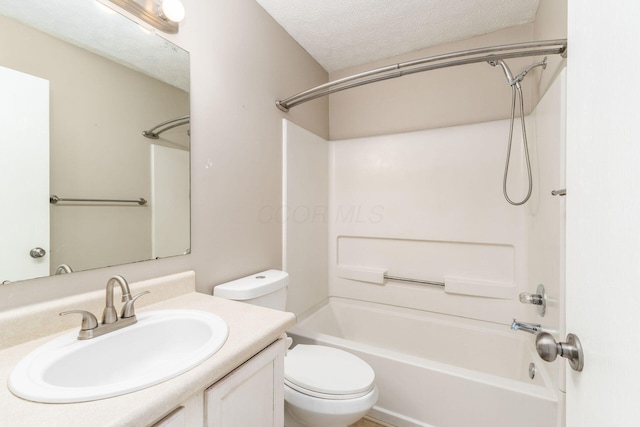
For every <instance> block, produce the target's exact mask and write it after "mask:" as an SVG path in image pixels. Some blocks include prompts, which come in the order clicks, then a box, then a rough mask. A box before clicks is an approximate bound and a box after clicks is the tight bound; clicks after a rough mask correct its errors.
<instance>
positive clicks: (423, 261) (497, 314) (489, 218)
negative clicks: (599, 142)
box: [284, 72, 565, 426]
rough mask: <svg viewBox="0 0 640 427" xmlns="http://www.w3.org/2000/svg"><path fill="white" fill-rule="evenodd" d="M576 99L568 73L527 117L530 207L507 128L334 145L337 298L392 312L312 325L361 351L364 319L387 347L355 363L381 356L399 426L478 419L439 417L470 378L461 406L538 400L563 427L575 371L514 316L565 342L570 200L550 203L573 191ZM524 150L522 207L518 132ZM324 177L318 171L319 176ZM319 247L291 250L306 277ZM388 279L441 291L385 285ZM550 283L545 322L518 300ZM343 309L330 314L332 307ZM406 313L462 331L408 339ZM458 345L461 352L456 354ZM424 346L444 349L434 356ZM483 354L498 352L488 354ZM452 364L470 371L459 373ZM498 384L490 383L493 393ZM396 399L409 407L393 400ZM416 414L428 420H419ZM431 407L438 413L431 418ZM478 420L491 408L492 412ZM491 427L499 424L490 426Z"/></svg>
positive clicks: (333, 291)
mask: <svg viewBox="0 0 640 427" xmlns="http://www.w3.org/2000/svg"><path fill="white" fill-rule="evenodd" d="M564 99H565V78H564V72H563V73H561V75H560V77H559V78H558V79H556V81H555V82H554V83H553V84H552V85H551V87H550V88H549V90H548V91H547V93H546V94H545V95H544V97H543V99H542V100H541V102H540V104H539V105H538V106H537V107H536V109H535V111H534V112H533V113H532V114H531V115H529V116H527V118H526V121H527V131H528V140H529V144H530V150H531V160H532V169H533V178H534V182H533V193H532V197H531V199H530V200H529V201H528V202H527V204H525V205H523V206H518V207H514V206H511V205H509V204H508V203H507V202H506V201H505V200H504V198H503V194H502V176H503V171H504V160H505V154H506V148H507V147H506V146H507V139H508V130H509V121H508V120H501V121H494V122H485V123H474V124H468V125H463V126H455V127H448V128H441V129H431V130H426V131H419V132H410V133H403V134H393V135H383V136H376V137H366V138H358V139H350V140H338V141H329V142H327V144H329V156H330V157H329V160H330V163H329V172H328V174H329V182H330V187H329V201H328V204H329V211H328V214H327V216H326V223H327V224H328V228H329V234H328V244H329V253H328V265H329V282H328V294H329V298H330V299H332V300H333V299H335V298H336V297H337V298H343V299H345V300H350V301H356V302H358V301H359V302H362V303H366V302H369V303H374V304H383V305H384V306H383V307H386V309H387V312H386V313H387V314H388V315H389V316H391V317H390V318H389V319H386V318H384V316H379V317H378V318H377V320H376V321H375V322H372V321H370V320H369V319H367V320H365V319H363V318H360V317H358V316H357V315H356V314H355V312H349V311H348V310H345V311H344V313H343V315H342V318H341V319H340V320H339V321H338V320H336V319H335V318H334V317H332V316H325V315H318V316H317V317H314V319H315V320H314V322H316V321H317V322H320V323H319V325H320V324H321V323H322V322H326V323H325V324H323V325H321V326H317V328H319V330H323V331H325V332H326V333H327V335H333V336H338V337H341V336H342V334H347V333H349V332H353V333H354V335H350V336H348V338H347V340H348V341H355V342H363V341H362V340H361V338H363V337H362V336H360V335H361V334H363V333H364V332H363V330H362V325H363V324H365V325H366V327H367V328H368V329H370V331H371V332H373V333H374V334H375V335H374V336H369V337H368V338H367V339H369V338H370V339H374V340H377V341H373V342H366V341H365V342H364V345H365V348H366V347H367V346H371V345H374V346H375V348H373V349H371V348H366V351H364V350H362V349H361V348H358V349H357V350H354V351H355V353H354V354H357V355H363V354H366V353H367V352H369V351H371V352H372V354H373V355H374V356H375V357H374V356H362V358H363V359H364V360H366V361H367V362H369V361H370V360H371V365H372V366H373V367H374V369H375V371H376V374H377V375H378V376H380V377H382V378H388V380H382V381H381V383H380V384H379V385H378V387H379V390H380V396H381V399H380V402H381V403H380V405H379V406H381V407H383V408H385V407H386V406H385V405H389V406H388V407H391V408H394V409H389V411H390V412H393V413H394V414H393V416H392V417H391V419H392V420H395V421H397V420H402V419H403V417H409V418H411V419H412V421H411V423H413V424H411V423H409V424H407V425H412V426H413V425H422V424H420V423H424V422H429V423H431V422H432V423H433V424H434V425H443V426H446V425H467V424H465V422H466V423H468V422H470V420H471V419H467V420H464V419H463V420H462V421H465V422H462V421H460V424H455V423H456V421H455V420H460V419H458V418H455V417H459V416H461V415H459V414H458V413H457V412H460V411H455V410H452V411H449V412H448V413H449V414H450V415H451V416H452V417H453V418H452V419H448V418H446V417H445V414H446V413H447V411H445V410H443V411H442V412H439V408H449V409H450V406H447V404H449V403H450V402H449V400H447V399H444V398H443V397H442V396H440V397H438V395H439V394H440V395H443V393H442V392H441V390H440V387H439V384H440V383H441V382H444V383H445V384H454V385H455V386H454V385H452V387H454V388H455V387H457V386H458V385H460V384H462V383H459V382H458V381H459V380H458V379H459V378H461V377H463V378H467V377H469V378H474V380H473V381H472V382H471V383H469V384H466V385H460V388H459V389H456V390H458V391H459V395H460V396H463V398H460V399H457V398H456V402H457V403H458V404H460V403H461V402H462V404H464V405H467V399H472V400H473V401H474V402H475V403H469V405H472V406H473V405H475V404H478V405H479V406H482V405H485V406H486V407H494V408H500V407H501V406H500V405H502V403H501V402H503V401H504V402H512V403H513V405H510V406H509V407H513V408H516V407H518V408H520V409H522V410H524V411H527V412H528V410H526V409H525V407H526V406H527V405H528V404H529V403H531V402H533V403H532V405H533V406H536V407H537V408H538V412H537V413H536V415H535V417H540V418H539V419H538V421H544V423H541V424H537V425H545V426H546V425H549V426H553V425H561V421H562V419H563V415H562V414H563V410H564V409H563V404H562V402H563V400H564V394H563V393H559V391H562V390H564V385H563V381H564V380H563V379H562V377H563V372H564V368H565V364H564V363H562V362H558V361H556V362H553V363H546V362H543V361H542V359H540V358H539V357H538V356H537V354H535V352H534V350H533V342H534V339H533V335H529V334H525V333H521V332H514V331H511V330H510V329H509V325H510V324H511V322H512V319H513V318H517V319H518V320H520V321H523V322H529V323H541V324H542V327H543V329H545V330H547V331H549V332H551V333H552V334H553V335H554V336H555V338H556V340H559V341H562V340H564V337H565V333H564V324H563V320H562V319H563V316H564V315H563V311H562V304H563V300H564V279H563V277H564V273H563V271H564V258H563V252H564V249H563V248H564V202H565V199H564V198H563V197H560V196H552V195H551V191H552V190H559V189H563V188H565V184H564V182H565V181H564V140H565V138H564V133H565V131H564V127H563V125H562V123H564ZM507 107H508V106H507ZM516 124H517V125H519V123H516ZM302 133H304V132H302ZM302 138H307V136H305V135H302ZM309 138H311V137H309ZM303 141H304V139H301V141H299V143H300V144H304V142H303ZM513 143H514V151H513V152H512V157H511V164H510V169H509V180H508V184H509V188H508V192H509V194H510V195H511V197H512V198H514V199H518V198H520V195H521V194H522V195H523V194H525V193H526V190H527V189H526V187H527V179H526V178H527V177H526V171H525V169H524V168H523V165H524V161H523V160H524V156H523V153H522V150H521V148H522V141H521V135H520V134H519V133H517V132H514V142H513ZM289 144H292V141H291V138H290V139H289ZM302 149H304V145H302ZM307 149H308V148H307ZM322 165H323V160H322V159H319V160H318V163H317V164H315V165H314V167H316V168H318V169H319V170H321V166H322ZM291 172H293V169H291V170H289V174H288V176H287V180H288V181H292V182H293V181H296V179H298V175H297V172H296V174H292V173H291ZM324 173H325V172H324V171H322V170H321V172H318V173H316V179H321V178H322V176H324V175H323V174H324ZM301 179H302V180H303V181H304V182H309V181H310V180H312V179H313V177H312V176H311V177H310V176H309V174H307V175H305V176H303V177H302V178H301ZM310 188H311V187H310ZM309 192H310V193H313V194H305V197H307V198H310V197H315V199H314V200H316V203H322V200H323V197H324V194H323V193H314V192H313V191H309ZM292 194H293V193H292ZM297 197H298V196H294V195H292V196H291V197H289V199H288V204H289V207H295V206H296V203H295V202H296V200H298V199H297ZM300 200H302V199H300ZM297 227H298V228H296V232H297V231H299V230H300V229H302V230H304V227H303V226H301V225H300V224H297ZM288 231H289V232H291V230H288ZM285 238H288V237H287V236H285ZM313 245H314V241H313V240H309V239H307V240H300V241H299V244H298V246H296V248H295V249H296V250H295V252H294V251H291V250H289V251H286V252H285V256H284V258H285V259H286V260H287V265H288V266H292V267H295V268H296V271H298V272H300V273H299V274H301V276H302V277H303V279H302V280H304V274H303V273H304V271H305V268H307V267H309V266H313V265H316V263H317V262H324V260H320V259H318V258H316V257H305V254H309V253H313V252H312V251H313V249H312V246H313ZM385 274H386V275H387V276H395V277H403V278H409V279H418V280H424V281H431V282H439V283H440V284H442V285H443V286H433V285H425V284H419V283H413V282H407V281H401V280H396V279H390V278H388V277H387V278H385ZM297 280H300V279H299V278H298V279H297ZM293 282H295V281H294V280H293V277H292V283H293ZM540 283H542V284H544V286H545V288H546V290H547V294H548V304H547V312H546V314H545V316H544V317H540V316H539V314H538V312H537V310H536V306H534V305H530V304H522V303H520V302H519V299H518V294H520V293H521V292H528V293H533V292H535V290H536V287H537V285H538V284H540ZM308 302H312V301H311V300H309V301H308ZM317 304H320V305H321V304H322V303H321V302H320V301H318V302H317ZM331 307H333V305H332V304H330V305H329V308H327V309H323V310H325V312H330V311H331V310H333V308H331ZM394 310H400V311H402V310H408V311H407V312H402V313H404V314H402V316H400V317H401V318H406V319H409V318H414V317H415V316H417V318H420V316H422V315H433V316H442V317H440V318H438V319H439V321H438V322H439V323H438V322H436V323H438V324H439V325H441V324H442V323H443V322H444V324H447V325H449V326H451V328H448V329H447V328H445V329H446V330H448V331H449V333H448V334H444V333H443V334H440V335H437V336H433V339H434V340H435V341H430V340H429V339H427V338H425V337H427V336H428V334H429V333H430V329H431V327H430V326H429V327H426V326H424V325H426V323H424V322H422V323H421V322H418V323H419V324H422V325H423V326H422V327H424V328H426V329H427V330H426V331H425V330H422V329H420V328H418V329H416V330H415V331H414V332H408V331H411V330H412V329H411V328H412V327H411V326H407V325H405V324H395V320H391V319H392V318H393V316H396V314H397V313H396V312H395V311H394ZM468 322H471V323H468ZM392 324H393V325H394V326H391V325H392ZM302 325H304V322H303V324H302ZM431 325H433V323H431ZM299 327H300V325H299ZM299 327H296V329H295V330H296V331H298V330H299ZM302 327H303V328H306V327H304V326H302ZM440 327H441V326H438V328H440ZM301 335H304V333H301ZM311 338H313V337H311ZM341 339H342V338H338V341H340V340H341ZM438 340H440V341H438ZM434 343H436V344H435V345H434ZM339 346H340V347H342V348H350V346H351V344H349V343H348V342H340V344H339ZM449 348H452V349H456V350H455V351H452V352H448V351H446V350H447V349H449ZM426 349H430V350H435V352H433V353H424V351H425V350H426ZM415 351H419V352H418V353H417V354H418V356H416V355H415V354H416V353H415ZM387 352H390V354H388V353H387ZM421 352H422V353H421ZM483 352H488V353H485V354H484V356H482V353H483ZM492 352H493V353H492ZM378 356H380V357H378ZM368 357H369V358H370V359H369V358H368ZM416 357H417V359H416ZM380 358H381V359H380ZM525 359H528V360H527V361H526V362H525V361H524V360H525ZM397 360H402V363H399V364H398V363H396V362H397ZM530 362H534V363H535V365H536V367H537V370H538V376H537V379H536V380H535V381H534V382H533V383H531V382H530V381H529V378H528V370H529V363H530ZM407 366H410V368H407ZM449 366H458V367H457V368H456V369H454V370H453V371H451V370H449V368H448V367H449ZM416 367H418V369H417V370H416V371H413V369H414V368H416ZM425 367H426V368H427V369H426V371H425V370H424V369H423V368H425ZM459 369H462V370H463V371H460V370H459ZM432 370H434V372H436V373H431V372H432ZM424 372H429V373H424ZM442 372H446V375H445V374H443V373H442ZM442 375H445V377H444V378H442ZM487 376H488V377H487ZM420 378H421V379H420ZM449 378H456V380H455V381H453V382H451V381H450V380H449ZM540 378H543V379H544V380H543V381H542V380H540ZM536 381H541V382H538V383H536ZM414 382H415V384H419V385H416V388H415V389H411V388H404V387H399V386H398V384H402V383H405V384H413V383H414ZM477 384H483V386H482V387H480V386H479V385H477ZM487 384H490V386H488V388H483V387H485V386H486V385H487ZM472 390H473V391H472ZM424 394H427V395H429V396H432V397H433V402H438V403H437V404H434V405H433V406H431V404H428V405H429V406H428V410H427V409H425V408H427V404H425V403H423V400H424V399H422V398H419V399H418V400H414V399H415V398H416V396H418V395H420V396H422V395H424ZM447 394H449V395H451V394H450V393H447ZM388 399H392V400H393V399H396V400H397V401H398V402H400V401H406V402H409V403H406V404H402V403H399V404H398V405H396V404H395V403H393V404H389V403H388V402H389V400H388ZM438 399H444V400H438ZM529 400H531V402H529ZM528 402H529V403H528ZM396 403H397V402H396ZM394 405H396V406H394ZM416 407H417V408H423V409H424V410H425V412H424V413H416V412H415V408H416ZM474 408H475V406H474ZM474 410H475V409H471V410H470V411H467V412H473V411H474ZM431 411H433V413H434V414H436V415H433V416H432V415H430V413H431ZM478 411H479V412H477V413H478V414H481V413H483V412H482V411H483V409H482V408H481V407H479V408H478ZM510 411H511V409H506V410H505V411H504V413H505V417H506V418H504V420H507V421H508V420H510V421H509V422H507V421H505V424H504V425H521V424H520V422H519V421H518V422H515V420H517V418H514V417H516V414H517V411H514V412H510ZM382 412H384V411H382ZM509 414H511V415H509ZM511 416H513V417H512V418H509V417H511ZM434 417H435V418H434ZM535 417H534V418H532V419H535ZM382 419H385V418H382ZM501 419H502V418H501ZM429 420H431V421H429ZM473 421H475V420H473ZM512 421H513V423H511V424H510V422H512ZM390 422H392V423H393V422H394V421H390ZM398 422H400V421H398ZM483 422H484V421H483ZM486 422H487V423H488V424H487V425H492V424H490V418H486ZM471 424H474V425H475V423H471ZM399 425H404V424H399ZM493 425H495V424H493ZM498 425H499V424H498ZM533 425H535V424H533Z"/></svg>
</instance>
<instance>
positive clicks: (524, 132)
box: [502, 84, 533, 206]
mask: <svg viewBox="0 0 640 427" xmlns="http://www.w3.org/2000/svg"><path fill="white" fill-rule="evenodd" d="M516 89H517V90H518V92H517V94H516ZM518 96H519V98H520V123H521V125H522V144H523V146H524V157H525V160H526V163H527V176H528V179H529V190H528V191H527V195H526V196H525V197H524V199H522V200H521V201H519V202H514V201H513V200H511V199H510V198H509V194H508V192H507V176H508V175H509V163H510V162H511V144H512V142H513V123H514V121H515V115H516V97H518ZM532 188H533V179H532V177H531V161H530V160H529V144H528V143H527V129H526V127H525V124H524V101H523V100H522V88H521V87H520V85H519V84H512V85H511V123H510V124H509V144H508V146H507V160H506V163H505V165H504V177H503V179H502V193H503V194H504V198H505V199H506V200H507V202H509V203H510V204H512V205H514V206H520V205H524V204H525V203H527V200H529V198H530V197H531V190H532Z"/></svg>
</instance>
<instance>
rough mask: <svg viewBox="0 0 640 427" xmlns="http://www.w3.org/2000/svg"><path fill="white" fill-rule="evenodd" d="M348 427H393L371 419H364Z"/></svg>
mask: <svg viewBox="0 0 640 427" xmlns="http://www.w3.org/2000/svg"><path fill="white" fill-rule="evenodd" d="M349 427H395V426H393V425H391V424H388V423H385V422H384V421H379V420H376V419H373V418H369V417H364V418H362V419H361V420H360V421H358V422H357V423H355V424H351V425H350V426H349Z"/></svg>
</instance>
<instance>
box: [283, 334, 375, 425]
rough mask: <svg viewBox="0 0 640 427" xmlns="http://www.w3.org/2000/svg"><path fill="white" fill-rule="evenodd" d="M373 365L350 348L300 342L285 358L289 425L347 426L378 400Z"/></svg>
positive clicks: (287, 422)
mask: <svg viewBox="0 0 640 427" xmlns="http://www.w3.org/2000/svg"><path fill="white" fill-rule="evenodd" d="M374 379H375V374H374V372H373V369H371V367H370V366H369V365H368V364H366V363H365V362H364V361H363V360H361V359H359V358H358V357H356V356H354V355H352V354H350V353H347V352H346V351H343V350H339V349H335V348H331V347H325V346H320V345H303V344H299V345H297V346H295V347H294V348H293V349H291V350H290V351H289V352H288V354H287V357H286V358H285V361H284V386H285V387H284V398H285V410H286V414H285V425H286V426H287V427H298V426H313V427H345V426H347V425H349V424H352V423H354V422H356V421H358V420H359V419H360V418H362V417H363V416H364V415H365V414H366V413H367V412H369V410H371V408H372V407H373V405H374V404H375V403H376V401H377V400H378V389H377V388H376V386H375V383H374Z"/></svg>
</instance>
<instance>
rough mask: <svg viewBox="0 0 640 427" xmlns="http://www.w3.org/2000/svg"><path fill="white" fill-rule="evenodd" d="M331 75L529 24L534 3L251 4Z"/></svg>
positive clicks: (277, 0)
mask: <svg viewBox="0 0 640 427" xmlns="http://www.w3.org/2000/svg"><path fill="white" fill-rule="evenodd" d="M256 1H257V2H258V3H259V4H260V5H261V6H262V7H263V8H264V9H265V10H266V11H267V12H268V13H269V14H270V15H271V16H273V18H274V19H275V20H276V21H277V22H278V23H279V24H280V25H282V27H284V29H285V30H286V31H287V32H288V33H289V34H290V35H291V36H292V37H293V38H294V39H295V40H296V41H297V42H298V43H299V44H300V45H301V46H302V47H303V48H304V49H305V50H306V51H307V52H309V54H311V56H313V58H315V60H316V61H318V63H320V65H322V66H323V67H324V68H325V70H327V71H329V72H332V71H337V70H341V69H344V68H348V67H352V66H355V65H360V64H366V63H369V62H373V61H376V60H379V59H384V58H388V57H391V56H395V55H400V54H402V53H407V52H411V51H414V50H418V49H422V48H426V47H430V46H436V45H439V44H443V43H447V42H452V41H456V40H462V39H466V38H469V37H473V36H478V35H481V34H487V33H490V32H493V31H498V30H502V29H504V28H508V27H513V26H516V25H521V24H526V23H529V22H532V21H533V20H534V18H535V15H536V11H537V9H538V3H539V0H322V1H312V0H293V1H292V0H256Z"/></svg>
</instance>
